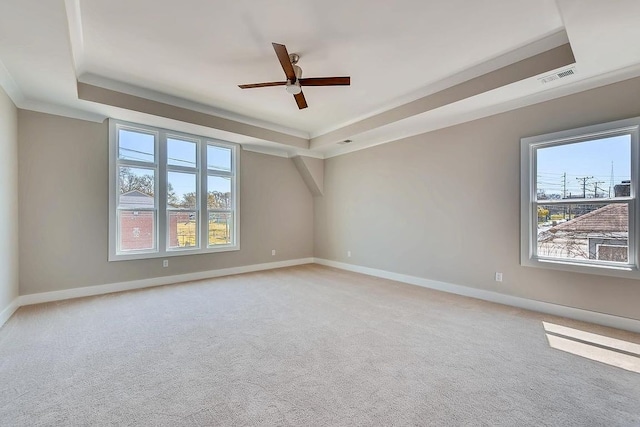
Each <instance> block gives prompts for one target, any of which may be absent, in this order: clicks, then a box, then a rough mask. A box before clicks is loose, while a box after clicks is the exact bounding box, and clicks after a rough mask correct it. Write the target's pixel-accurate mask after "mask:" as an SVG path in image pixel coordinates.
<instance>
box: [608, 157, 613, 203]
mask: <svg viewBox="0 0 640 427" xmlns="http://www.w3.org/2000/svg"><path fill="white" fill-rule="evenodd" d="M612 189H613V160H611V181H610V182H609V198H611V190H612Z"/></svg>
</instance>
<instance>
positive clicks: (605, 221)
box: [538, 203, 629, 263]
mask: <svg viewBox="0 0 640 427" xmlns="http://www.w3.org/2000/svg"><path fill="white" fill-rule="evenodd" d="M628 238H629V209H628V205H627V204H626V203H612V204H608V205H602V204H579V205H556V204H554V205H538V256H540V257H550V258H560V259H565V260H603V261H616V262H622V263H628V262H629V257H628V249H627V248H628V245H629V244H628Z"/></svg>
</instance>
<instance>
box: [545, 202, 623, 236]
mask: <svg viewBox="0 0 640 427" xmlns="http://www.w3.org/2000/svg"><path fill="white" fill-rule="evenodd" d="M558 231H582V232H623V231H629V213H628V209H627V205H626V204H625V203H612V204H610V205H606V206H603V207H601V208H600V209H596V210H595V211H591V212H589V213H586V214H584V215H580V216H579V217H576V218H574V219H572V220H570V221H567V222H564V223H562V224H558V225H556V226H555V227H552V228H550V229H549V232H551V233H556V232H558Z"/></svg>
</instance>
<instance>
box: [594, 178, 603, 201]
mask: <svg viewBox="0 0 640 427" xmlns="http://www.w3.org/2000/svg"><path fill="white" fill-rule="evenodd" d="M598 184H606V183H605V182H604V181H596V182H594V183H593V197H595V198H596V199H597V198H598ZM601 189H602V188H601Z"/></svg>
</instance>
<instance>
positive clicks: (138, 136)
mask: <svg viewBox="0 0 640 427" xmlns="http://www.w3.org/2000/svg"><path fill="white" fill-rule="evenodd" d="M196 148H197V145H196V143H195V142H192V141H186V140H179V139H175V138H167V163H168V164H169V165H173V166H186V167H195V166H196ZM119 151H120V152H119V155H120V158H123V159H128V160H138V161H143V162H153V161H154V136H153V135H151V134H145V133H140V132H132V131H128V130H124V129H120V130H119ZM207 166H208V168H209V169H214V170H216V169H217V170H222V171H229V170H231V150H230V149H228V148H224V147H216V146H211V145H208V146H207ZM132 172H134V173H136V175H144V174H145V173H149V174H153V171H151V170H150V171H148V172H146V171H145V170H144V169H141V168H135V169H132ZM167 180H168V183H170V184H171V185H172V186H173V190H174V191H175V193H176V196H177V197H178V198H182V196H183V195H184V194H186V193H190V192H194V191H195V190H196V178H195V174H190V173H184V172H175V171H174V172H172V171H169V172H168V176H167ZM207 187H208V190H209V191H220V192H223V193H224V192H229V191H230V190H231V188H230V180H229V179H228V178H221V177H215V176H209V177H208V178H207Z"/></svg>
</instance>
